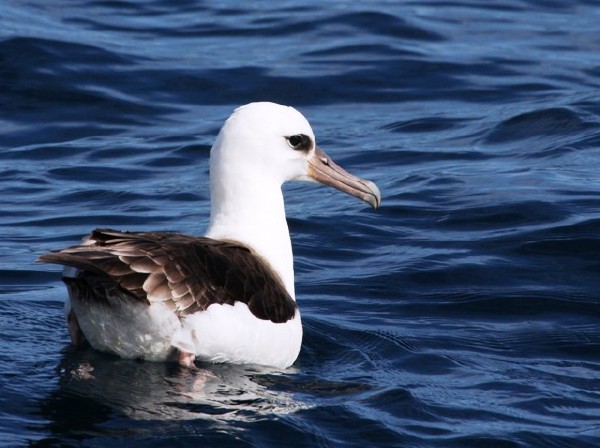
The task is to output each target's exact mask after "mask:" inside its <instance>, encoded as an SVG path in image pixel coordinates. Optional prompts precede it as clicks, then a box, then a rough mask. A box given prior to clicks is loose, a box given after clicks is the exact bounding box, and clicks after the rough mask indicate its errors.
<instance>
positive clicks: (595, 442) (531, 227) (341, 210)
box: [0, 0, 600, 447]
mask: <svg viewBox="0 0 600 448" xmlns="http://www.w3.org/2000/svg"><path fill="white" fill-rule="evenodd" d="M598 24H600V6H599V4H598V2H596V1H592V0H589V1H583V0H581V1H575V0H563V1H560V0H531V1H524V0H498V1H483V0H482V1H479V2H477V1H470V0H463V1H433V0H429V1H428V0H424V1H423V0H422V1H370V2H351V1H341V0H340V1H330V2H310V1H305V2H301V1H291V0H290V1H280V2H267V1H255V2H245V3H242V2H233V1H220V2H201V1H191V0H190V1H181V2H170V1H167V0H156V1H146V2H129V1H100V0H88V1H83V0H82V1H41V0H37V1H26V0H18V1H17V0H5V1H4V2H2V4H1V5H0V245H1V250H0V294H1V296H0V298H1V300H0V445H2V446H24V445H29V446H35V447H47V446H94V447H96V446H125V445H127V446H161V447H162V446H192V445H193V446H217V445H218V446H282V445H285V446H325V447H329V446H360V447H364V446H406V447H593V446H599V445H600V326H599V325H598V324H599V320H600V279H599V274H600V175H599V166H600V90H599V89H600V34H599V32H598V27H599V25H598ZM253 100H271V101H276V102H280V103H284V104H289V105H293V106H295V107H297V108H299V109H300V110H301V111H302V112H303V113H304V114H305V115H306V116H307V117H308V119H309V120H310V121H311V123H312V124H313V128H314V130H315V132H316V134H317V139H318V142H319V144H320V145H321V147H323V148H324V149H325V150H327V151H328V152H329V153H330V154H331V155H332V156H333V157H334V158H335V159H337V161H338V162H339V163H340V164H341V165H343V166H345V167H346V168H348V169H349V170H351V171H353V172H354V173H356V174H359V175H361V176H363V177H367V178H370V179H372V180H374V181H375V182H377V184H378V185H379V187H380V189H381V191H382V193H383V196H384V202H383V206H382V208H381V209H380V210H378V211H371V210H369V209H368V208H367V207H366V206H364V205H363V204H359V203H358V202H356V201H354V200H352V199H350V198H348V197H346V196H344V195H342V194H340V193H338V192H335V191H332V190H328V189H325V188H318V187H315V186H310V185H290V186H289V187H286V189H285V190H286V199H287V209H288V216H289V223H290V228H291V231H292V236H293V243H294V250H295V255H296V280H297V295H298V298H299V304H300V307H301V310H302V313H303V321H304V323H305V339H304V345H303V350H302V353H301V355H300V358H299V360H298V361H297V363H296V364H295V365H294V367H293V368H292V369H289V370H288V371H285V372H268V371H261V370H259V369H253V368H249V367H240V366H225V365H221V366H204V367H205V368H206V369H208V370H209V371H210V372H212V374H214V376H215V377H214V378H213V377H210V376H207V375H205V374H202V373H198V372H190V371H187V370H182V369H179V368H177V367H176V366H169V365H163V364H153V363H147V362H146V363H143V362H134V361H123V360H118V359H115V358H112V357H109V356H105V355H102V354H98V353H95V352H93V351H84V352H72V351H70V350H69V348H68V336H67V331H66V326H65V323H64V319H63V315H62V303H63V300H64V298H65V295H66V291H65V288H64V287H63V285H62V284H61V282H60V275H59V272H58V270H57V268H56V267H53V266H47V265H37V264H35V258H36V257H37V256H38V255H39V254H41V253H43V252H45V251H48V250H51V249H55V248H59V247H62V246H65V245H68V244H72V243H75V242H76V241H78V240H79V238H80V237H81V236H82V235H83V234H85V233H87V232H88V231H89V230H91V229H92V228H94V227H108V226H110V227H115V228H120V229H124V230H147V229H154V230H176V231H183V232H189V233H196V234H201V233H202V232H203V230H204V228H205V226H206V224H207V218H208V210H209V202H208V198H209V192H208V164H207V161H208V151H209V148H210V145H211V144H212V141H213V139H214V137H215V135H216V133H217V132H218V129H219V127H220V125H221V123H222V122H223V120H224V119H225V118H226V117H227V116H228V115H229V113H230V112H231V111H232V109H233V108H234V107H236V106H238V105H240V104H244V103H247V102H250V101H253ZM90 368H93V371H91V372H90Z"/></svg>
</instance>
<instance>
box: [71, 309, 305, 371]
mask: <svg viewBox="0 0 600 448" xmlns="http://www.w3.org/2000/svg"><path fill="white" fill-rule="evenodd" d="M67 307H72V308H73V311H74V312H75V315H76V316H77V320H78V322H79V326H80V328H81V330H82V332H83V334H84V335H85V337H86V339H87V340H88V341H89V343H90V345H91V346H92V347H94V348H95V349H96V350H100V351H103V352H107V353H113V354H115V355H118V356H120V357H122V358H129V359H136V358H141V359H146V360H149V361H165V360H169V359H176V358H175V354H176V352H175V350H176V349H178V350H182V351H185V352H188V353H194V354H195V355H196V357H197V359H200V360H204V361H209V362H227V363H234V364H259V365H265V366H271V367H277V368H286V367H289V366H290V365H292V364H293V363H294V361H295V360H296V358H297V357H298V354H299V352H300V346H301V344H302V323H301V319H300V313H299V312H298V311H297V312H296V316H295V317H294V318H293V319H291V320H289V321H288V322H286V323H279V324H276V323H273V322H271V321H267V320H262V319H257V318H256V317H255V316H254V315H253V314H252V313H251V312H250V310H249V309H248V307H247V306H246V304H244V303H241V302H236V304H235V306H231V305H218V304H213V305H211V306H209V307H208V309H207V310H206V311H202V312H198V313H195V314H192V315H189V316H186V317H185V318H183V320H180V319H179V318H178V317H177V316H176V315H175V313H173V312H172V311H171V310H170V309H169V308H168V307H167V306H166V305H164V304H162V303H160V302H155V303H153V304H152V305H150V306H148V305H145V304H142V303H134V302H130V301H121V302H120V303H118V304H115V303H113V305H112V306H110V307H108V306H104V305H92V306H90V304H89V303H83V302H81V301H79V300H77V299H75V300H72V301H71V303H70V304H67Z"/></svg>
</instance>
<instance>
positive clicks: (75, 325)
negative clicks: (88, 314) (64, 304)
mask: <svg viewBox="0 0 600 448" xmlns="http://www.w3.org/2000/svg"><path fill="white" fill-rule="evenodd" d="M67 324H68V326H69V336H71V344H73V345H75V346H77V345H81V344H83V342H84V341H85V337H84V336H83V333H82V332H81V328H79V322H77V316H75V313H74V312H73V310H71V311H70V312H69V315H68V316H67Z"/></svg>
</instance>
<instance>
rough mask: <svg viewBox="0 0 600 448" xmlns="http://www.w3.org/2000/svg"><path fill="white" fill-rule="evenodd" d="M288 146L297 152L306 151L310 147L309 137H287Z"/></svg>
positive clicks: (300, 135)
mask: <svg viewBox="0 0 600 448" xmlns="http://www.w3.org/2000/svg"><path fill="white" fill-rule="evenodd" d="M287 141H288V143H289V144H290V146H291V147H292V148H294V149H296V150H298V151H308V150H309V149H310V147H311V141H310V137H309V136H308V135H304V134H297V135H291V136H289V137H287Z"/></svg>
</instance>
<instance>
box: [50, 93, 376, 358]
mask: <svg viewBox="0 0 600 448" xmlns="http://www.w3.org/2000/svg"><path fill="white" fill-rule="evenodd" d="M294 180H300V181H313V182H314V181H316V182H319V183H322V184H325V185H329V186H333V187H335V188H337V189H339V190H341V191H343V192H345V193H348V194H350V195H352V196H355V197H357V198H359V199H361V200H363V201H365V202H367V203H369V204H370V205H371V206H372V207H373V208H377V207H378V206H379V204H380V202H381V196H380V193H379V190H378V189H377V186H376V185H375V184H374V183H372V182H370V181H367V180H363V179H360V178H358V177H355V176H353V175H352V174H350V173H348V172H346V171H344V170H343V169H342V168H341V167H339V166H338V165H336V164H335V163H334V162H333V161H332V160H331V158H330V157H329V156H328V155H327V154H325V153H324V152H323V151H322V150H321V149H320V148H319V147H318V146H317V145H316V142H315V136H314V134H313V131H312V129H311V127H310V125H309V123H308V121H307V120H306V119H305V118H304V117H303V116H302V114H300V113H299V112H298V111H297V110H296V109H294V108H292V107H287V106H281V105H278V104H274V103H267V102H260V103H251V104H248V105H245V106H242V107H239V108H238V109H236V110H235V111H234V112H233V114H232V115H231V116H230V117H229V119H227V121H226V122H225V124H224V125H223V127H222V129H221V131H220V132H219V135H218V136H217V139H216V141H215V143H214V145H213V147H212V149H211V153H210V186H211V213H210V224H209V227H208V230H207V232H206V235H205V237H194V236H189V235H183V234H179V233H166V232H120V231H115V230H110V229H97V230H94V231H93V232H92V233H91V234H90V235H88V236H87V237H85V238H84V240H83V241H82V243H81V244H80V245H76V246H72V247H68V248H65V249H62V250H59V251H56V252H50V253H47V254H44V255H42V256H40V257H39V261H42V262H48V263H57V264H62V265H65V266H66V268H65V271H64V277H63V280H64V281H65V283H66V284H67V287H68V290H69V296H70V299H69V300H68V301H67V303H66V306H65V312H66V315H67V320H68V324H69V333H70V335H71V341H72V343H73V344H76V345H77V344H81V343H83V342H85V341H87V342H88V343H89V344H90V345H91V346H92V347H94V348H95V349H97V350H100V351H104V352H108V353H113V354H116V355H118V356H121V357H123V358H132V359H134V358H141V359H147V360H153V361H165V360H178V361H179V363H180V364H182V365H191V364H192V363H193V362H194V360H196V359H198V360H203V361H209V362H229V363H237V364H259V365H265V366H272V367H277V368H286V367H288V366H290V365H292V363H293V362H294V361H295V360H296V358H297V357H298V354H299V352H300V346H301V342H302V324H301V321H300V312H299V311H298V307H297V305H296V299H295V293H294V267H293V256H292V246H291V240H290V235H289V231H288V226H287V222H286V217H285V208H284V202H283V194H282V191H281V186H282V184H283V183H284V182H286V181H294Z"/></svg>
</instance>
